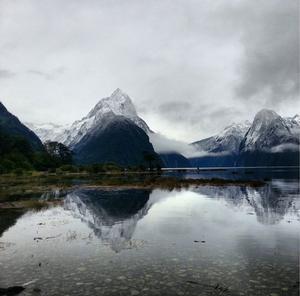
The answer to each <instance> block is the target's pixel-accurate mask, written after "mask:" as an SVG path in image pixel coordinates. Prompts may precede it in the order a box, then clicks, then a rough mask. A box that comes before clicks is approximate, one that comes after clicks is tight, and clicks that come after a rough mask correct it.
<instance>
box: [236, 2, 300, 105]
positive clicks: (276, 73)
mask: <svg viewBox="0 0 300 296" xmlns="http://www.w3.org/2000/svg"><path fill="white" fill-rule="evenodd" d="M245 9H247V13H248V16H247V19H246V21H241V23H240V25H241V28H242V44H243V46H244V56H243V57H242V60H241V70H240V73H241V80H240V83H239V84H238V86H237V87H236V93H237V96H238V97H240V98H245V99H248V98H251V97H255V96H256V95H260V94H262V95H263V96H264V97H265V99H267V100H270V101H271V102H273V103H274V104H276V103H277V102H280V101H281V100H284V101H287V100H293V99H295V98H299V97H298V96H299V1H294V0H288V1H284V2H283V1H280V0H274V1H261V0H260V1H255V5H250V4H249V3H247V4H246V5H245ZM241 12H242V11H241V10H240V9H238V11H236V13H241Z"/></svg>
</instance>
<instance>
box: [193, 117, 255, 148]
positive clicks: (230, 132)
mask: <svg viewBox="0 0 300 296" xmlns="http://www.w3.org/2000/svg"><path fill="white" fill-rule="evenodd" d="M250 126H251V123H250V122H249V121H244V122H241V123H233V124H231V125H229V126H227V127H226V128H225V129H224V130H223V131H221V132H220V133H219V134H218V135H215V136H212V137H209V138H206V139H203V140H200V141H197V142H194V143H192V145H193V146H194V147H195V148H196V149H197V150H198V151H205V152H210V153H227V152H228V153H235V154H236V153H238V151H239V147H240V143H241V141H242V139H243V138H244V136H245V134H246V132H247V131H248V129H249V128H250Z"/></svg>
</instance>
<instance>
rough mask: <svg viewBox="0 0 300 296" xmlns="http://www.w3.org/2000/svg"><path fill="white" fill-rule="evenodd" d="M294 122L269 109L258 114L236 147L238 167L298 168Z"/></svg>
mask: <svg viewBox="0 0 300 296" xmlns="http://www.w3.org/2000/svg"><path fill="white" fill-rule="evenodd" d="M298 129H299V126H298V122H297V121H296V120H294V121H292V120H290V119H285V118H282V117H281V116H279V115H278V114H277V113H276V112H274V111H272V110H267V109H263V110H261V111H260V112H258V113H257V114H256V116H255V118H254V121H253V123H252V125H251V127H250V129H249V130H248V132H247V133H246V135H245V137H244V139H243V140H242V142H241V145H240V153H239V159H238V165H243V166H291V165H295V166H296V165H299V144H300V140H299V134H297V131H298Z"/></svg>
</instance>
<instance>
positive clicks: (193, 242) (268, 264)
mask: <svg viewBox="0 0 300 296" xmlns="http://www.w3.org/2000/svg"><path fill="white" fill-rule="evenodd" d="M54 195H55V196H57V192H56V194H54ZM52 197H53V194H51V193H49V194H44V195H43V196H42V197H41V199H43V200H45V199H46V200H51V198H52ZM60 199H61V202H59V203H55V205H53V206H51V207H50V208H47V209H42V210H40V211H36V210H35V211H33V210H28V211H27V212H25V213H23V214H22V215H16V216H13V215H11V216H10V214H9V212H8V213H7V215H6V219H5V221H4V219H2V217H0V287H9V286H14V285H21V284H23V283H26V282H29V281H35V282H34V283H32V284H30V285H28V287H27V288H26V290H25V291H24V292H23V293H22V295H272V296H276V295H298V293H299V282H298V281H299V226H300V195H299V183H298V181H297V180H295V179H273V180H272V181H268V182H267V183H266V185H264V186H262V187H259V188H253V187H248V186H199V187H195V188H190V189H184V190H177V191H176V190H175V191H162V190H146V189H115V190H100V189H91V188H80V187H79V188H77V189H75V190H72V191H69V192H67V193H65V194H63V195H62V196H61V197H60ZM3 211H4V210H3ZM7 211H9V210H7ZM7 217H10V219H8V220H7Z"/></svg>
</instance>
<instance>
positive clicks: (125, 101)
mask: <svg viewBox="0 0 300 296" xmlns="http://www.w3.org/2000/svg"><path fill="white" fill-rule="evenodd" d="M108 112H113V113H114V114H116V115H122V116H125V117H127V118H132V117H137V112H136V109H135V107H134V105H133V103H132V101H131V99H130V97H129V96H128V95H127V94H126V93H124V92H123V91H122V90H121V89H119V88H117V89H116V90H115V91H114V92H113V93H112V94H111V96H110V97H107V98H103V99H101V100H100V101H99V102H98V103H97V104H96V106H95V107H94V108H93V109H92V110H91V111H90V112H89V114H88V115H87V117H92V116H97V115H98V116H99V114H101V115H102V114H105V113H108Z"/></svg>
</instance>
